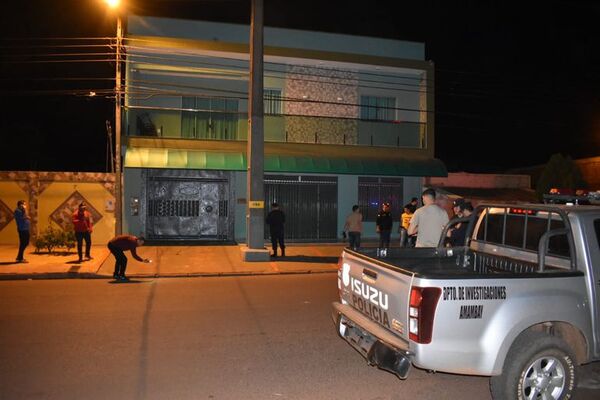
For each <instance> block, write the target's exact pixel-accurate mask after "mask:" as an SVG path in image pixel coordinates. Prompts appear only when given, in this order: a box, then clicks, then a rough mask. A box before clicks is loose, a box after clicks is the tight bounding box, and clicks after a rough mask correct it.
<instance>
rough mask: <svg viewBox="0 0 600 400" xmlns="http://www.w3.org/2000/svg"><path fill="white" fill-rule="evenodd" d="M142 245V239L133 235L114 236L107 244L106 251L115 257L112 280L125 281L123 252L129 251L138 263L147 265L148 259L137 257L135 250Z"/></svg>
mask: <svg viewBox="0 0 600 400" xmlns="http://www.w3.org/2000/svg"><path fill="white" fill-rule="evenodd" d="M143 245H144V238H143V237H137V236H133V235H119V236H115V237H114V238H112V239H111V240H110V241H109V242H108V250H110V252H111V253H112V254H113V256H115V259H116V262H115V272H114V273H113V278H115V279H116V280H121V281H127V280H128V279H127V277H126V276H125V269H126V268H127V256H125V252H126V251H127V250H129V251H131V255H132V256H133V258H135V259H136V260H138V261H141V262H144V263H149V262H150V259H148V258H142V257H140V256H138V255H137V253H136V251H135V249H136V248H137V247H138V246H143Z"/></svg>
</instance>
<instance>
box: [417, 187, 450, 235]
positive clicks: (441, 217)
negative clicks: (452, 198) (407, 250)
mask: <svg viewBox="0 0 600 400" xmlns="http://www.w3.org/2000/svg"><path fill="white" fill-rule="evenodd" d="M422 197H423V207H421V208H419V209H418V210H417V211H416V212H415V214H414V215H413V217H412V219H411V221H410V226H409V227H408V234H409V235H414V234H417V243H416V244H415V247H437V245H438V243H439V241H440V236H441V235H442V231H443V230H444V227H445V226H446V224H447V223H448V213H446V211H445V210H443V209H442V208H441V207H439V206H438V205H437V204H435V190H433V189H427V190H425V191H424V192H423V195H422Z"/></svg>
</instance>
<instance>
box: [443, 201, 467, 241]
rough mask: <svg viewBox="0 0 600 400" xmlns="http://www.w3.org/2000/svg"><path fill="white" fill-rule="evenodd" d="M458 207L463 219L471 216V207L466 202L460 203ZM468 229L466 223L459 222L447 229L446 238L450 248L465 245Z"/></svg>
mask: <svg viewBox="0 0 600 400" xmlns="http://www.w3.org/2000/svg"><path fill="white" fill-rule="evenodd" d="M458 207H459V209H460V210H459V212H460V215H461V216H462V217H464V218H469V217H470V216H471V214H472V213H473V205H472V204H471V203H470V202H468V201H463V202H462V203H460V205H459V206H458ZM468 227H469V223H468V222H461V223H460V224H458V225H457V226H455V227H454V228H452V229H448V233H447V236H448V243H449V244H450V246H452V247H456V246H464V245H465V238H466V235H467V228H468Z"/></svg>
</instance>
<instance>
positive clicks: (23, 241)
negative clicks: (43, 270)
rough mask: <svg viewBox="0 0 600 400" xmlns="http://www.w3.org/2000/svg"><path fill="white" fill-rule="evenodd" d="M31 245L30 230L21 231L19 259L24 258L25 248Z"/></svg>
mask: <svg viewBox="0 0 600 400" xmlns="http://www.w3.org/2000/svg"><path fill="white" fill-rule="evenodd" d="M28 245H29V231H19V254H17V261H22V260H23V253H24V252H25V248H26V247H27V246H28Z"/></svg>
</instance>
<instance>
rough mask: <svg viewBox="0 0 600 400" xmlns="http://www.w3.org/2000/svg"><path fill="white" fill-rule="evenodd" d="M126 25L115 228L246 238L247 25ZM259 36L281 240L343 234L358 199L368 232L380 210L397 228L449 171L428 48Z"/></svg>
mask: <svg viewBox="0 0 600 400" xmlns="http://www.w3.org/2000/svg"><path fill="white" fill-rule="evenodd" d="M127 26H128V29H127V35H126V38H125V46H126V48H125V50H126V82H125V88H126V89H125V90H126V95H125V106H124V118H123V121H124V122H123V123H124V126H123V132H125V133H126V138H125V141H124V145H125V146H126V148H125V159H124V226H123V230H124V231H125V232H131V233H134V234H143V235H145V236H146V237H147V238H151V239H160V240H168V239H187V240H199V241H203V240H211V241H213V240H222V241H228V242H230V241H234V240H237V241H244V240H245V236H246V207H247V204H246V202H247V199H246V170H247V164H246V149H247V142H246V139H247V134H248V79H249V66H248V64H249V44H248V42H249V26H247V25H235V24H226V23H215V22H204V21H191V20H176V19H165V18H154V17H139V16H131V17H129V19H128V25H127ZM264 41H265V43H264V46H265V47H264V107H265V118H264V137H265V143H264V153H265V159H264V170H265V171H264V173H265V175H264V179H265V203H266V204H267V205H269V204H271V203H272V202H277V203H279V204H280V206H281V207H282V209H283V210H284V211H285V213H286V216H287V221H286V237H287V238H288V240H296V241H332V240H337V239H339V238H340V237H341V231H342V228H343V225H344V221H345V217H346V215H347V214H348V213H349V212H350V211H351V208H352V206H353V205H354V204H358V205H359V206H360V207H361V209H362V212H363V215H364V218H365V226H364V232H363V235H364V236H365V237H369V236H371V237H375V236H376V233H375V225H374V219H375V215H376V213H377V210H378V209H379V208H380V205H381V203H382V202H383V201H389V202H391V203H392V212H393V214H394V216H395V220H396V221H398V219H399V216H400V213H401V212H402V205H403V204H405V203H407V202H408V201H409V199H410V198H411V197H413V196H418V195H419V194H420V191H421V187H422V183H421V181H422V177H425V176H445V175H446V169H445V167H444V165H443V163H442V162H440V161H439V160H436V159H435V158H434V152H433V150H434V132H433V126H434V118H433V117H434V92H433V88H434V74H433V72H434V71H433V68H434V67H433V64H432V63H431V62H429V61H426V60H425V45H424V44H423V43H415V42H405V41H398V40H390V39H381V38H372V37H360V36H350V35H342V34H332V33H322V32H310V31H299V30H291V29H281V28H270V27H266V28H265V29H264ZM267 211H268V207H267V209H266V210H265V212H267ZM396 224H397V222H396ZM265 232H268V229H267V230H265Z"/></svg>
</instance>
